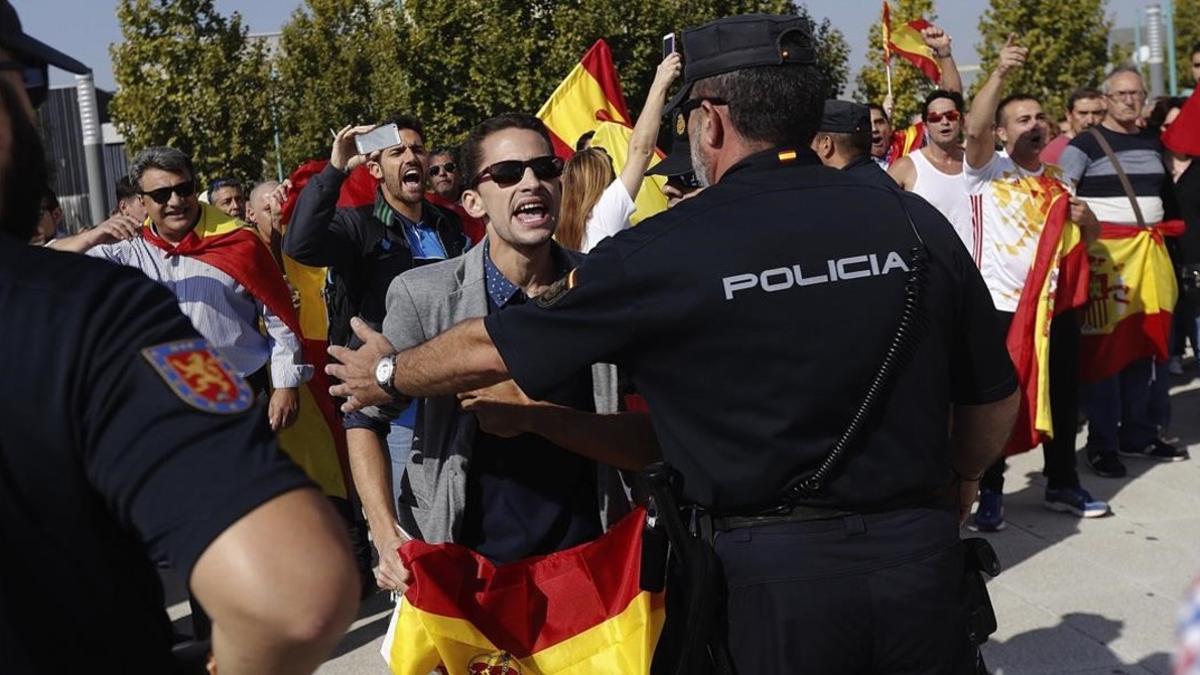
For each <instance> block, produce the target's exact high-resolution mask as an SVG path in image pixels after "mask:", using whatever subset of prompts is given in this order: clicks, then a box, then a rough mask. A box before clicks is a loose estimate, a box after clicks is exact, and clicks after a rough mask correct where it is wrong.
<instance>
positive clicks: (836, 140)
mask: <svg viewBox="0 0 1200 675" xmlns="http://www.w3.org/2000/svg"><path fill="white" fill-rule="evenodd" d="M817 136H828V137H829V138H830V139H832V140H833V144H834V146H835V147H837V148H838V149H840V150H841V152H842V154H844V155H846V159H847V160H849V161H854V160H856V159H858V158H859V157H865V156H867V155H868V154H870V152H871V130H870V129H863V130H861V131H855V132H853V133H841V132H837V131H818V132H817Z"/></svg>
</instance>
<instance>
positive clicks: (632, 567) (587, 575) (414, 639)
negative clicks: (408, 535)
mask: <svg viewBox="0 0 1200 675" xmlns="http://www.w3.org/2000/svg"><path fill="white" fill-rule="evenodd" d="M645 518H646V512H645V509H637V510H635V511H633V512H632V513H630V514H628V515H626V516H625V517H624V518H623V519H622V520H621V521H620V522H618V523H617V524H616V526H614V527H613V528H612V529H611V530H609V531H608V532H607V533H605V534H604V535H602V536H601V537H600V538H599V539H596V540H595V541H591V542H588V543H586V544H581V545H579V546H576V547H574V548H570V549H567V550H565V551H559V552H558V553H552V554H550V555H548V556H542V557H537V558H529V559H526V560H521V561H518V562H515V563H511V564H508V565H502V566H500V567H496V566H495V565H493V564H492V563H490V562H489V561H488V560H487V559H485V558H484V557H482V556H480V555H479V554H477V553H474V552H472V551H469V550H467V549H466V548H463V547H462V546H457V545H454V544H438V545H432V544H426V543H424V542H420V541H410V542H408V543H406V544H404V546H402V547H400V557H401V559H403V561H404V565H405V566H406V567H407V568H408V569H410V570H412V573H413V579H414V583H413V585H412V586H410V587H409V589H408V592H407V593H405V594H404V598H403V599H402V600H401V601H400V603H399V604H398V605H397V606H396V610H395V611H394V612H393V614H392V623H391V626H390V627H389V628H388V632H387V635H386V637H385V638H384V643H383V648H382V650H381V653H382V655H383V657H384V659H385V660H386V661H387V662H388V664H389V666H390V668H391V672H392V673H394V674H396V675H427V674H428V673H430V672H432V671H435V670H437V671H438V672H441V673H445V674H446V675H467V674H470V675H476V674H480V673H485V674H488V675H566V674H577V675H584V674H585V673H589V674H590V673H621V674H622V675H636V674H638V673H649V672H650V662H651V660H652V658H653V656H654V648H655V645H656V644H657V642H658V636H659V633H660V632H661V630H662V625H663V619H664V617H665V606H664V604H663V595H662V594H661V593H651V592H649V591H644V590H642V588H641V581H640V577H641V559H642V531H643V529H644V527H645Z"/></svg>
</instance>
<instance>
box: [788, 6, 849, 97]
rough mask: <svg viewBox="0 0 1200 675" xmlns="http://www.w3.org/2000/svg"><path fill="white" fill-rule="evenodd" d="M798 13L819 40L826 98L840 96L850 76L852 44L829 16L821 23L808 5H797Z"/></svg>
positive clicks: (818, 61)
mask: <svg viewBox="0 0 1200 675" xmlns="http://www.w3.org/2000/svg"><path fill="white" fill-rule="evenodd" d="M796 14H797V15H799V16H800V18H802V19H804V20H805V21H806V22H807V23H808V28H809V30H810V31H811V32H812V34H813V37H814V38H816V41H817V65H818V67H820V69H821V75H823V76H824V78H825V98H838V97H839V96H841V95H842V90H844V89H845V88H846V81H847V80H848V78H849V77H850V67H849V66H848V65H847V63H848V61H849V60H850V45H849V44H847V43H846V36H845V35H843V34H842V31H840V30H838V29H837V28H834V27H833V24H832V23H831V22H830V21H829V19H828V18H825V19H822V20H821V22H820V23H817V22H816V20H814V19H813V18H812V14H810V13H809V11H808V7H806V6H804V5H801V4H798V5H796Z"/></svg>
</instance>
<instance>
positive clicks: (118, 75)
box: [109, 0, 271, 181]
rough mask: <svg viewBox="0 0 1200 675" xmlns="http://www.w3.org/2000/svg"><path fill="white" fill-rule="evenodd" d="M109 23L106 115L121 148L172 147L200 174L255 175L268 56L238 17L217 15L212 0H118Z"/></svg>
mask: <svg viewBox="0 0 1200 675" xmlns="http://www.w3.org/2000/svg"><path fill="white" fill-rule="evenodd" d="M117 20H118V21H119V23H120V25H121V33H122V37H123V38H124V39H123V41H122V42H120V43H117V44H114V45H113V46H112V47H110V52H111V54H112V60H113V75H114V77H115V79H116V82H117V93H116V95H115V96H114V97H113V100H112V104H111V106H110V108H109V112H110V113H111V115H112V118H113V121H114V122H115V123H116V125H117V127H118V128H119V129H120V131H121V133H122V134H123V135H124V136H125V139H126V142H127V144H128V146H129V149H130V150H131V151H132V152H137V151H138V150H140V149H141V148H144V147H147V146H151V145H170V146H173V147H176V148H178V149H180V150H182V151H184V152H186V153H188V154H189V155H191V157H192V161H193V162H194V163H195V167H196V174H197V178H198V179H200V180H201V181H207V180H209V179H211V178H214V177H217V176H221V175H234V176H238V177H241V178H243V179H249V180H255V179H258V178H260V177H261V176H262V175H263V160H264V159H266V156H265V151H266V149H267V148H269V147H270V143H271V125H270V118H269V114H268V109H267V83H268V72H267V59H266V54H265V51H264V48H263V46H262V45H261V43H256V42H253V41H250V40H247V37H246V35H247V29H246V28H245V27H244V26H243V25H242V21H241V17H240V16H239V15H238V14H236V13H234V14H233V15H232V16H231V17H229V18H225V17H223V16H221V15H220V14H218V13H217V11H216V9H215V8H214V7H213V2H212V0H120V1H119V2H118V4H117Z"/></svg>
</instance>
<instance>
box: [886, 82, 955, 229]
mask: <svg viewBox="0 0 1200 675" xmlns="http://www.w3.org/2000/svg"><path fill="white" fill-rule="evenodd" d="M963 108H964V106H963V98H962V94H960V93H958V92H956V91H946V90H945V89H937V90H934V91H932V92H930V94H929V96H927V97H926V98H925V105H924V106H923V107H922V109H921V119H922V120H923V121H924V122H925V129H926V130H927V132H928V134H929V144H928V145H926V146H925V147H923V148H921V149H920V150H917V151H916V152H912V153H909V154H907V155H905V156H903V157H901V158H900V159H897V160H896V161H895V162H894V163H892V165H891V167H889V168H888V174H889V175H891V177H892V178H893V179H895V181H896V182H897V183H899V184H900V187H901V188H903V189H904V190H907V191H908V192H915V193H916V194H918V195H921V196H922V197H924V198H925V201H927V202H929V203H930V204H933V206H934V208H936V209H937V210H938V211H941V212H942V215H943V216H946V220H949V221H950V224H951V225H953V226H954V231H955V232H957V233H958V236H959V238H960V239H962V241H963V245H965V246H966V247H967V250H968V251H973V250H974V248H975V239H976V233H975V228H974V225H973V222H972V219H971V199H970V197H969V196H968V195H967V186H966V183H965V182H964V181H963V148H962V140H961V136H962V125H963V114H964V113H963Z"/></svg>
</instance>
